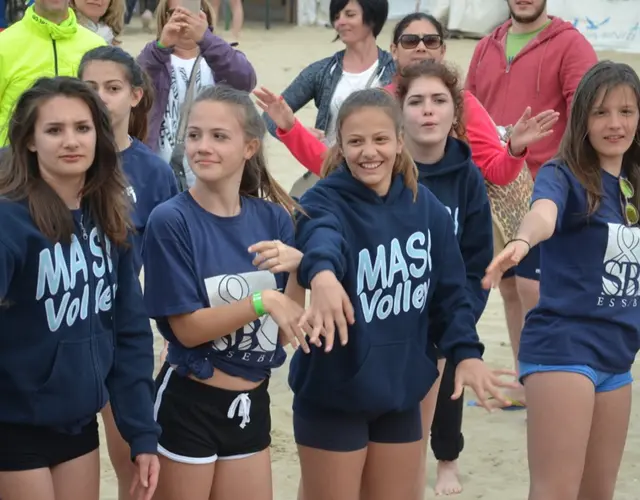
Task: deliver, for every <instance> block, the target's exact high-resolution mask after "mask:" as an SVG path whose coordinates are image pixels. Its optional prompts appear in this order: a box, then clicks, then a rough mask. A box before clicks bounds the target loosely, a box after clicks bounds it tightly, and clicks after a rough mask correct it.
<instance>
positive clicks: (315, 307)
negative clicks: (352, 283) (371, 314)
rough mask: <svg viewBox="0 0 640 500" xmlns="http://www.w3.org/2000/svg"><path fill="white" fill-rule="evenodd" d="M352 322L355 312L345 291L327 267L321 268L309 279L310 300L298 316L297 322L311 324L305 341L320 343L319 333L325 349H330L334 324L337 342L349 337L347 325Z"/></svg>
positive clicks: (333, 336)
mask: <svg viewBox="0 0 640 500" xmlns="http://www.w3.org/2000/svg"><path fill="white" fill-rule="evenodd" d="M354 323H355V312H354V310H353V305H352V304H351V300H349V296H348V295H347V292H346V291H345V290H344V288H343V287H342V284H341V283H340V282H339V281H338V279H337V278H336V276H335V274H333V273H332V272H331V271H321V272H319V273H318V274H316V276H315V277H314V278H313V279H312V280H311V304H310V305H309V307H308V308H307V310H306V312H305V313H304V315H303V316H302V318H301V320H300V325H303V326H305V327H306V326H308V325H310V326H311V327H312V328H313V331H312V332H311V334H310V335H309V342H310V343H312V344H314V345H316V346H318V347H320V345H321V341H320V335H323V336H324V337H325V352H329V351H331V349H332V348H333V343H334V340H335V333H336V326H337V327H338V336H339V338H340V343H341V344H342V345H346V344H347V342H348V340H349V325H353V324H354Z"/></svg>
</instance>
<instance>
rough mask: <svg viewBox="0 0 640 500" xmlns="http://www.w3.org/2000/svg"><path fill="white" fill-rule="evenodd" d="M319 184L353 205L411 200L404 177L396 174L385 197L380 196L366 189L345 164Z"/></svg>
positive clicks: (395, 202) (411, 194) (410, 192)
mask: <svg viewBox="0 0 640 500" xmlns="http://www.w3.org/2000/svg"><path fill="white" fill-rule="evenodd" d="M319 184H321V185H322V186H323V187H325V188H329V189H331V190H335V191H336V192H337V193H339V195H340V197H342V198H344V199H347V200H349V201H351V202H353V203H367V204H369V205H394V204H397V203H402V202H406V201H407V200H413V193H412V191H411V190H410V189H409V188H408V187H407V186H405V184H404V175H402V174H396V175H394V176H393V179H391V186H390V187H389V192H388V193H387V195H386V196H380V195H379V194H378V193H376V192H375V191H374V190H373V189H370V188H368V187H367V186H365V185H364V184H363V183H362V182H360V181H359V180H358V179H356V178H355V177H354V176H353V175H352V174H351V171H350V170H349V168H348V167H347V165H346V164H345V163H343V164H342V165H340V166H339V167H338V168H337V169H336V170H335V171H334V172H332V173H331V174H330V175H329V176H328V177H326V178H325V179H322V180H321V181H320V182H319Z"/></svg>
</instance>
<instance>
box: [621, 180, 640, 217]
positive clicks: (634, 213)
mask: <svg viewBox="0 0 640 500" xmlns="http://www.w3.org/2000/svg"><path fill="white" fill-rule="evenodd" d="M619 182H620V192H621V193H622V196H623V197H624V218H625V219H626V220H627V225H629V226H635V225H636V224H637V223H638V222H639V221H640V213H638V209H637V208H636V206H635V205H634V204H633V203H632V201H631V200H632V199H633V195H634V193H635V191H634V189H633V184H631V183H630V182H629V181H628V179H625V178H624V177H620V180H619Z"/></svg>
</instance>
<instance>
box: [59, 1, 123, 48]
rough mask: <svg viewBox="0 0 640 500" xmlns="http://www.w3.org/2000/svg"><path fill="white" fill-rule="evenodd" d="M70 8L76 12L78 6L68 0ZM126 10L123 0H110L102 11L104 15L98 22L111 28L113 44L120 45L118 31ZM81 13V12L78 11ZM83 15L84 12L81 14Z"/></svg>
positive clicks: (121, 27) (121, 26)
mask: <svg viewBox="0 0 640 500" xmlns="http://www.w3.org/2000/svg"><path fill="white" fill-rule="evenodd" d="M69 4H70V6H71V8H72V9H73V10H74V12H75V13H76V14H77V13H78V8H77V7H76V4H75V2H74V0H71V1H70V2H69ZM126 10H127V7H126V5H125V0H111V1H110V2H109V7H107V11H106V12H105V13H104V16H102V17H101V18H100V22H101V23H104V24H106V25H107V26H109V28H111V31H112V32H113V44H114V45H120V43H121V41H120V40H119V39H118V36H119V35H120V33H122V30H123V29H124V15H125V12H126ZM80 14H82V12H80ZM82 15H83V16H84V14H82Z"/></svg>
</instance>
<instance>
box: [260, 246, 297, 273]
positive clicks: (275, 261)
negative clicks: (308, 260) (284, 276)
mask: <svg viewBox="0 0 640 500" xmlns="http://www.w3.org/2000/svg"><path fill="white" fill-rule="evenodd" d="M249 253H254V254H256V256H255V258H254V259H253V265H254V266H256V267H257V268H258V269H260V270H268V271H271V272H272V273H273V274H277V273H292V272H294V271H295V270H296V269H298V266H299V265H300V261H301V260H302V252H301V251H300V250H298V249H297V248H293V247H290V246H289V245H285V244H284V243H282V242H281V241H280V240H271V241H260V242H258V243H255V244H253V245H251V246H250V247H249Z"/></svg>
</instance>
